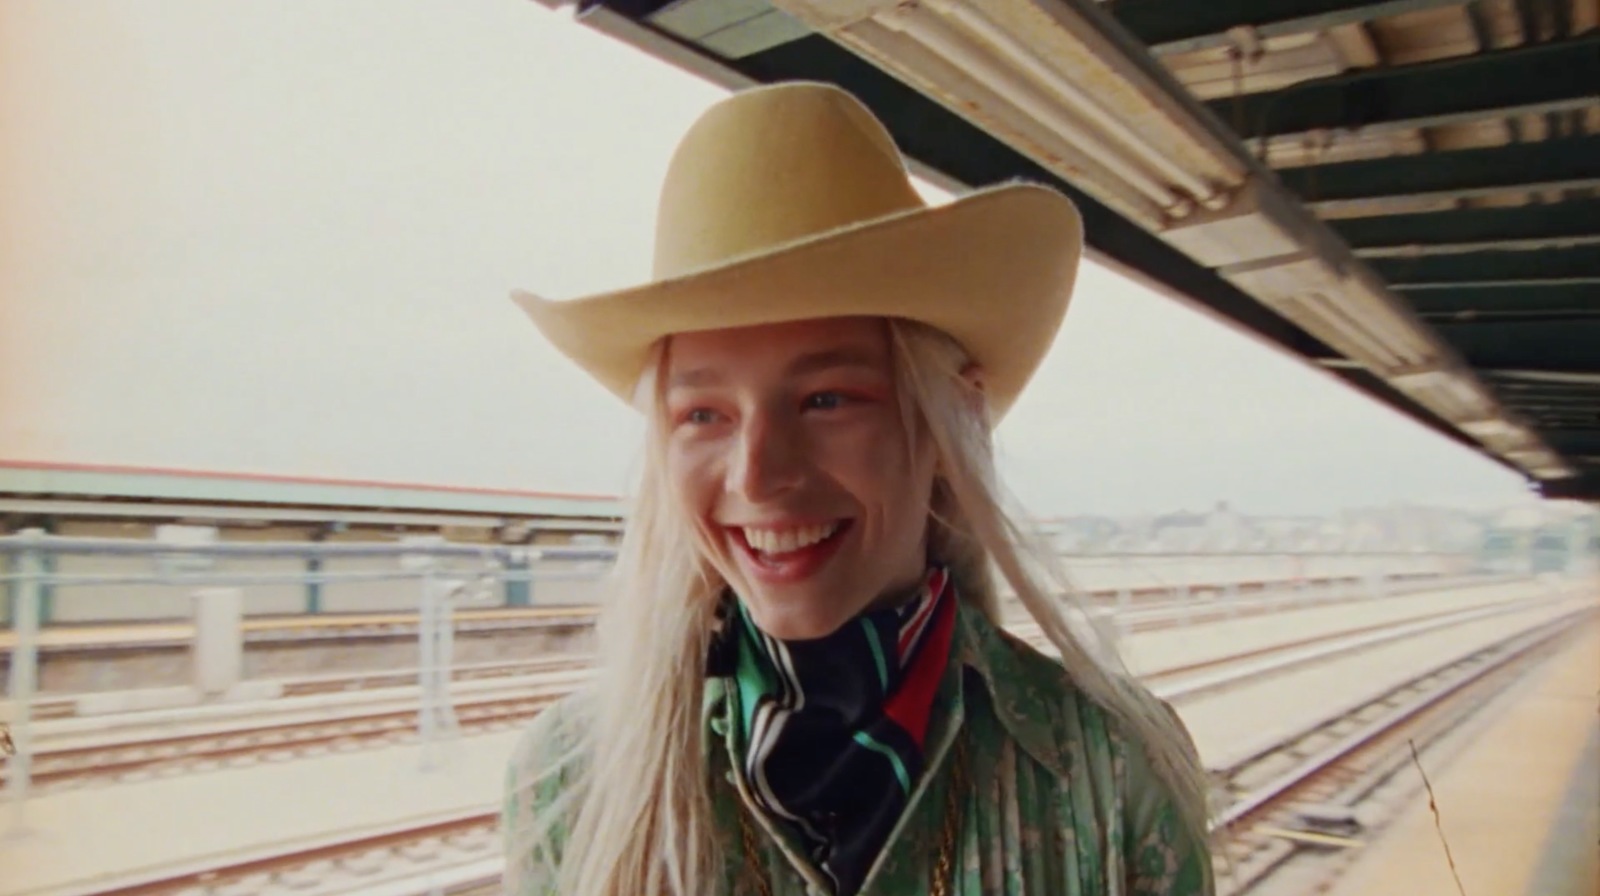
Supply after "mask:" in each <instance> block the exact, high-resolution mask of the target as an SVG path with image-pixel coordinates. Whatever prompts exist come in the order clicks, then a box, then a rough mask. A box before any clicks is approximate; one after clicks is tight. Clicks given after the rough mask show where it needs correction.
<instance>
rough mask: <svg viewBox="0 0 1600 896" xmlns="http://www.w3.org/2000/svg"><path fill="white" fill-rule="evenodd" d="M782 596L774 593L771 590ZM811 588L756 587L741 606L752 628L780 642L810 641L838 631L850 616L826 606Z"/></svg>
mask: <svg viewBox="0 0 1600 896" xmlns="http://www.w3.org/2000/svg"><path fill="white" fill-rule="evenodd" d="M780 590H781V591H782V592H785V593H774V592H775V591H780ZM814 590H815V589H811V588H805V589H793V590H791V589H787V588H786V589H773V588H760V589H759V590H758V591H756V592H754V593H747V594H746V596H745V606H747V607H749V609H750V615H751V617H752V618H753V619H755V622H756V625H757V626H758V627H760V629H761V630H762V631H764V632H766V633H767V634H769V635H771V636H772V637H774V638H778V639H780V640H784V641H811V640H815V639H817V638H824V637H827V636H828V635H831V634H833V633H834V632H836V631H838V630H839V628H840V626H843V625H844V624H845V623H846V622H849V621H850V619H851V617H852V616H853V615H854V614H853V613H850V612H848V611H847V610H846V608H844V607H839V606H830V605H829V603H831V602H828V601H827V598H826V597H825V596H823V595H821V594H815V593H813V592H814Z"/></svg>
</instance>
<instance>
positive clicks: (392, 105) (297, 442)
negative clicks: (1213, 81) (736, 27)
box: [0, 0, 1526, 515]
mask: <svg viewBox="0 0 1600 896" xmlns="http://www.w3.org/2000/svg"><path fill="white" fill-rule="evenodd" d="M720 95H721V92H720V90H719V89H718V88H714V87H712V86H710V85H707V84H705V83H703V82H701V81H698V80H697V79H695V78H693V77H692V76H689V75H687V74H684V73H682V72H680V71H678V70H676V69H673V68H670V67H668V66H667V65H665V64H664V63H661V62H658V61H656V60H654V59H652V58H650V57H647V56H644V55H642V54H639V53H637V52H635V51H633V50H631V49H629V48H627V47H625V46H623V45H621V44H618V43H616V42H614V41H612V40H610V39H608V38H605V37H602V36H600V35H597V34H594V33H592V32H590V31H588V30H587V29H585V28H583V27H582V26H579V25H576V24H574V23H572V22H570V21H569V20H568V18H567V16H566V15H565V14H556V13H551V12H549V11H547V10H545V9H544V8H542V7H540V6H538V5H537V4H534V3H531V2H529V0H452V2H449V3H438V2H421V0H417V2H409V0H343V2H340V3H316V4H287V3H280V2H271V0H250V2H229V3H225V4H224V3H213V2H206V0H74V2H71V3H61V2H57V0H7V2H6V3H5V4H3V5H0V153H3V154H0V195H4V196H6V197H7V200H6V202H5V203H4V204H3V206H0V302H3V303H4V304H3V305H0V314H3V316H0V411H3V412H0V458H10V459H29V460H63V461H76V462H88V463H111V464H130V465H142V466H157V467H175V468H191V469H205V470H219V471H237V472H268V473H279V474H289V475H309V476H331V477H350V478H362V479H385V480H399V481H407V482H418V483H439V484H455V485H480V486H500V487H514V488H530V489H545V490H560V491H578V492H603V493H615V492H617V491H619V490H621V489H622V488H623V487H624V486H625V483H626V481H627V475H628V472H629V464H630V463H631V461H632V458H633V452H634V439H635V437H636V432H637V431H636V429H635V423H634V421H633V420H632V419H631V415H630V413H629V412H628V411H627V410H626V409H624V408H622V407H621V406H620V405H619V404H617V403H616V402H615V401H614V400H613V399H611V398H609V396H608V395H607V394H606V393H604V392H602V391H601V390H600V389H599V387H597V386H594V385H592V384H590V383H589V382H588V381H587V380H586V379H584V378H583V377H582V376H581V375H580V374H578V373H577V372H576V371H575V370H573V369H572V368H570V367H569V366H568V365H567V364H566V363H565V362H564V361H563V360H562V359H561V358H559V357H558V356H557V355H556V354H555V353H554V351H553V350H551V349H549V348H548V347H547V346H546V345H545V344H544V343H543V342H542V341H541V339H540V337H539V336H538V334H537V332H536V331H535V330H534V329H533V327H532V325H531V324H529V323H527V321H526V320H525V319H524V318H523V317H522V316H521V314H520V312H518V311H517V310H516V309H515V307H514V306H513V305H512V304H511V302H510V301H509V299H508V298H507V294H508V292H509V291H510V290H511V289H512V288H514V287H522V288H528V289H533V290H536V291H542V292H544V293H545V294H547V295H551V296H555V297H566V296H575V295H580V294H583V293H585V292H589V291H593V290H598V289H604V288H609V287H616V286H622V285H626V284H630V283H634V282H637V281H640V280H642V279H644V278H645V276H646V272H647V270H648V265H649V251H650V244H651V239H650V227H651V223H652V221H653V216H654V206H655V198H656V190H657V189H658V187H659V184H660V180H661V177H662V174H663V172H664V169H665V166H666V162H667V158H668V155H669V154H670V152H671V150H672V147H673V145H674V143H675V142H676V140H677V139H678V137H679V136H680V135H681V134H682V133H683V131H684V130H685V129H686V128H687V127H688V125H689V123H690V122H691V121H692V120H693V119H694V118H695V116H696V115H698V114H699V112H700V111H701V110H703V109H704V108H705V107H706V105H707V104H709V103H711V102H714V101H715V100H716V99H717V98H718V97H719V96H720ZM1000 435H1001V441H1002V447H1003V453H1004V468H1005V472H1006V473H1007V474H1008V478H1009V481H1010V484H1011V486H1012V488H1013V490H1014V491H1015V492H1017V493H1019V494H1020V495H1022V496H1023V497H1024V498H1025V503H1026V504H1027V506H1028V508H1029V509H1030V510H1032V511H1034V512H1036V513H1039V514H1044V515H1052V514H1059V513H1072V512H1111V513H1123V512H1140V511H1150V510H1164V509H1175V508H1179V507H1189V508H1198V507H1205V506H1209V505H1211V504H1212V503H1214V502H1216V501H1218V500H1229V501H1231V502H1232V503H1234V504H1235V505H1236V506H1239V507H1240V508H1242V509H1244V510H1246V511H1253V512H1303V511H1313V512H1315V511H1326V510H1332V509H1336V508H1339V507H1347V506H1365V505H1372V504H1382V503H1390V502H1395V501H1401V502H1432V503H1448V504H1457V505H1483V504H1492V503H1501V502H1505V501H1515V500H1519V499H1521V498H1522V497H1523V496H1524V495H1525V494H1526V490H1525V489H1524V488H1523V486H1522V484H1521V482H1520V481H1519V480H1518V479H1517V478H1516V477H1515V476H1513V475H1511V474H1510V473H1508V472H1506V471H1504V470H1503V469H1501V468H1499V467H1497V466H1495V465H1493V464H1491V463H1489V462H1488V461H1486V460H1483V459H1481V458H1479V457H1477V456H1476V455H1474V454H1472V453H1470V452H1468V451H1466V450H1464V449H1461V448H1459V447H1457V446H1455V445H1453V444H1451V443H1449V442H1447V441H1446V440H1444V439H1443V438H1441V437H1439V436H1436V435H1433V434H1432V433H1430V432H1427V431H1425V430H1423V429H1422V428H1420V427H1418V426H1416V425H1415V424H1412V423H1410V422H1409V421H1407V420H1405V419H1403V418H1401V417H1399V416H1398V415H1397V414H1395V413H1393V412H1391V411H1388V410H1387V409H1385V408H1383V407H1381V406H1379V405H1377V404H1375V403H1373V402H1370V401H1368V400H1366V399H1364V398H1362V397H1360V396H1359V395H1357V394H1355V393H1354V392H1352V391H1350V390H1348V389H1346V388H1344V387H1342V386H1340V385H1339V384H1337V383H1336V382H1335V381H1334V380H1332V379H1331V378H1328V377H1326V376H1324V375H1322V374H1320V373H1317V372H1315V371H1312V370H1309V369H1308V368H1307V367H1306V366H1305V365H1303V364H1301V363H1300V362H1298V361H1296V360H1293V359H1290V358H1288V357H1285V356H1281V355H1279V354H1277V353H1275V352H1273V351H1270V350H1268V349H1265V348H1262V347H1260V346H1259V345H1257V344H1256V343H1254V342H1252V341H1250V340H1249V339H1247V338H1245V337H1243V336H1241V335H1238V334H1236V333H1235V332H1233V331H1232V330H1230V329H1228V328H1226V327H1224V326H1221V325H1218V324H1216V323H1214V322H1212V321H1210V320H1209V319H1208V318H1205V317H1203V316H1201V315H1200V314H1198V313H1196V312H1193V311H1190V310H1187V309H1185V308H1183V307H1180V306H1179V305H1178V304H1177V303H1175V302H1173V301H1172V300H1170V299H1167V298H1165V297H1162V296H1157V295H1154V294H1152V293H1150V292H1148V291H1147V290H1145V289H1143V288H1141V287H1139V286H1137V285H1135V284H1133V283H1130V282H1128V281H1126V280H1123V279H1121V278H1120V277H1118V276H1116V275H1114V274H1112V273H1110V272H1109V271H1107V270H1105V269H1103V268H1100V267H1098V266H1096V265H1094V264H1092V263H1091V264H1090V265H1089V266H1088V268H1087V270H1086V271H1085V273H1084V275H1083V276H1082V278H1081V280H1080V286H1079V289H1078V293H1077V297H1076V298H1075V300H1074V306H1073V309H1072V311H1071V313H1070V314H1069V315H1068V321H1067V325H1066V328H1065V331H1064V332H1063V334H1062V336H1061V338H1060V340H1059V341H1058V342H1057V344H1056V346H1055V349H1054V351H1053V352H1052V354H1051V355H1050V357H1049V359H1048V360H1047V362H1046V364H1045V366H1044V369H1043V371H1042V372H1041V374H1040V377H1039V379H1038V380H1037V382H1036V385H1034V387H1033V388H1032V391H1031V392H1030V393H1029V394H1027V395H1026V396H1025V397H1024V398H1023V400H1022V402H1021V403H1020V404H1019V406H1018V407H1017V409H1016V411H1015V412H1014V413H1013V414H1012V415H1011V417H1010V418H1009V419H1008V420H1007V422H1006V424H1005V426H1004V427H1003V429H1002V432H1001V434H1000Z"/></svg>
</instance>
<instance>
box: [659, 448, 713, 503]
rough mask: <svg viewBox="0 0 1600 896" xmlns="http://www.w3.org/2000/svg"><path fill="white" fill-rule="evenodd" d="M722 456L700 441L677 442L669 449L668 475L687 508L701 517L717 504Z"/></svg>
mask: <svg viewBox="0 0 1600 896" xmlns="http://www.w3.org/2000/svg"><path fill="white" fill-rule="evenodd" d="M720 470H721V467H720V464H719V463H718V456H717V455H716V453H715V452H713V451H711V450H709V449H708V446H706V445H704V444H700V443H688V444H674V445H671V446H669V448H668V450H667V479H668V480H669V481H670V482H671V483H672V492H673V494H674V496H676V498H677V500H678V502H679V504H680V505H681V506H682V507H683V509H684V510H685V511H687V512H688V513H689V514H691V515H693V516H694V517H695V518H697V519H698V518H700V517H703V516H705V515H706V514H708V513H710V512H711V510H712V508H713V507H714V506H715V505H716V500H717V492H718V489H719V488H720V486H721V483H722V476H721V473H720Z"/></svg>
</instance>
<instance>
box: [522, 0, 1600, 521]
mask: <svg viewBox="0 0 1600 896" xmlns="http://www.w3.org/2000/svg"><path fill="white" fill-rule="evenodd" d="M537 2H540V3H542V4H544V5H547V6H551V7H563V6H566V7H573V8H574V9H575V14H576V16H577V18H578V20H579V21H580V22H582V23H584V24H586V25H589V26H591V27H594V28H597V29H600V30H602V31H605V32H607V33H610V34H611V35H613V36H614V37H617V38H619V39H621V40H624V41H627V42H629V43H632V44H635V45H637V46H639V47H640V48H642V49H644V50H646V51H647V52H650V53H653V54H655V55H657V56H659V57H661V58H663V59H665V60H668V61H670V62H673V63H675V64H677V65H680V66H682V67H683V68H686V69H688V70H690V71H693V72H696V73H698V74H700V75H702V76H704V77H707V78H710V79H712V80H714V81H716V82H718V83H721V84H723V85H724V86H727V87H729V88H732V89H738V88H741V87H745V86H749V85H752V84H757V83H766V82H774V81H784V80H796V79H807V80H821V81H828V82H832V83H836V84H838V85H840V86H842V87H844V88H846V89H848V90H850V91H851V92H852V93H854V94H855V95H856V96H858V97H860V98H861V99H862V100H863V101H864V102H866V103H867V104H868V105H869V106H870V107H871V108H873V110H874V111H875V112H876V113H877V114H878V116H879V117H880V118H881V119H882V120H883V121H884V123H885V124H886V125H887V126H888V127H889V129H890V130H891V132H892V133H893V134H894V136H895V138H896V140H897V142H898V143H899V145H900V146H901V148H902V149H903V150H904V151H905V152H906V153H907V155H908V156H909V157H911V158H912V159H913V160H914V163H915V164H916V166H917V168H918V170H919V171H920V172H921V173H923V174H925V175H927V176H929V177H931V178H933V179H934V180H935V182H941V183H944V184H946V185H951V186H957V187H962V186H970V187H976V186H982V185H986V184H992V183H995V182H999V181H1004V180H1009V179H1014V178H1028V179H1032V180H1036V181H1043V182H1047V183H1051V184H1053V185H1055V186H1057V187H1059V188H1061V189H1063V190H1064V191H1065V192H1067V193H1069V194H1070V195H1071V196H1072V197H1073V198H1074V199H1075V200H1077V202H1078V204H1079V206H1080V208H1081V209H1082V210H1083V213H1084V218H1085V224H1086V230H1087V239H1088V241H1089V243H1090V247H1091V249H1092V250H1093V251H1095V252H1096V254H1097V256H1098V257H1099V258H1100V259H1101V260H1103V261H1106V262H1108V263H1110V264H1112V265H1114V266H1116V267H1119V268H1121V269H1123V270H1125V271H1127V272H1129V273H1132V274H1134V275H1136V276H1139V277H1140V278H1141V279H1143V280H1145V281H1146V282H1150V283H1152V285H1155V286H1157V287H1158V288H1160V289H1162V290H1163V291H1165V292H1167V293H1169V294H1172V295H1176V296H1179V297H1181V298H1183V299H1185V300H1187V301H1192V302H1195V303H1198V304H1199V305H1201V306H1204V307H1206V308H1208V309H1210V310H1211V311H1212V312H1214V313H1216V314H1218V315H1221V316H1222V317H1224V318H1227V319H1229V320H1231V321H1233V322H1235V323H1236V324H1238V325H1240V326H1242V327H1243V328H1245V329H1247V330H1249V331H1251V332H1253V333H1254V334H1255V335H1257V336H1258V337H1259V338H1261V339H1263V340H1265V341H1267V342H1269V343H1272V344H1275V345H1277V346H1279V347H1281V348H1282V349H1285V350H1287V351H1290V352H1293V353H1295V354H1297V355H1299V356H1301V357H1303V358H1305V359H1307V360H1308V361H1309V362H1311V363H1314V364H1317V365H1319V366H1322V367H1324V368H1326V369H1327V370H1329V371H1330V372H1332V373H1334V374H1335V375H1337V376H1339V377H1341V378H1342V379H1344V380H1345V381H1347V382H1348V383H1349V384H1350V385H1352V386H1353V387H1355V388H1357V389H1359V390H1361V391H1363V392H1365V393H1366V394H1368V395H1370V396H1372V397H1374V398H1376V399H1377V400H1380V401H1383V402H1385V403H1387V404H1389V405H1391V406H1393V407H1395V408H1397V409H1399V410H1400V411H1402V412H1403V413H1405V414H1407V415H1409V416H1411V417H1413V418H1414V419H1416V420H1418V421H1420V422H1422V423H1423V424H1425V425H1427V426H1430V427H1432V428H1434V429H1436V430H1438V431H1439V432H1442V433H1444V434H1445V435H1447V436H1449V437H1451V438H1453V439H1455V440H1457V441H1459V442H1462V443H1464V444H1467V445H1469V446H1471V447H1472V448H1474V449H1476V450H1478V451H1480V452H1482V453H1484V454H1486V455H1488V456H1489V457H1491V458H1494V459H1495V460H1497V461H1499V462H1500V463H1502V464H1505V465H1506V466H1508V467H1511V468H1513V469H1516V470H1517V471H1519V472H1520V473H1522V474H1523V475H1524V476H1525V477H1527V478H1528V479H1529V480H1530V481H1531V482H1533V483H1536V484H1537V486H1538V488H1539V489H1540V491H1541V492H1542V493H1544V494H1545V495H1547V496H1551V497H1568V498H1577V499H1582V500H1589V501H1597V500H1600V0H1474V2H1468V3H1462V2H1451V0H1387V2H1353V0H1206V2H1189V0H1108V2H1104V3H1095V2H1089V0H675V2H662V0H582V2H577V3H574V2H573V0H537Z"/></svg>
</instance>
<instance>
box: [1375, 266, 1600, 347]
mask: <svg viewBox="0 0 1600 896" xmlns="http://www.w3.org/2000/svg"><path fill="white" fill-rule="evenodd" d="M1406 297H1407V298H1408V299H1409V300H1410V302H1411V306H1412V307H1413V308H1415V309H1416V311H1417V314H1418V315H1419V316H1420V317H1421V318H1422V319H1423V320H1427V321H1449V322H1458V323H1468V322H1471V321H1480V322H1482V323H1490V324H1495V323H1508V322H1511V321H1513V320H1526V321H1530V322H1531V321H1538V320H1581V319H1600V285H1593V286H1575V285H1570V284H1555V285H1546V286H1539V287H1518V288H1506V287H1495V286H1459V287H1451V288H1448V289H1428V290H1421V291H1418V292H1411V293H1407V294H1406ZM1596 354H1597V355H1600V352H1596ZM1597 363H1600V362H1597Z"/></svg>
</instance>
